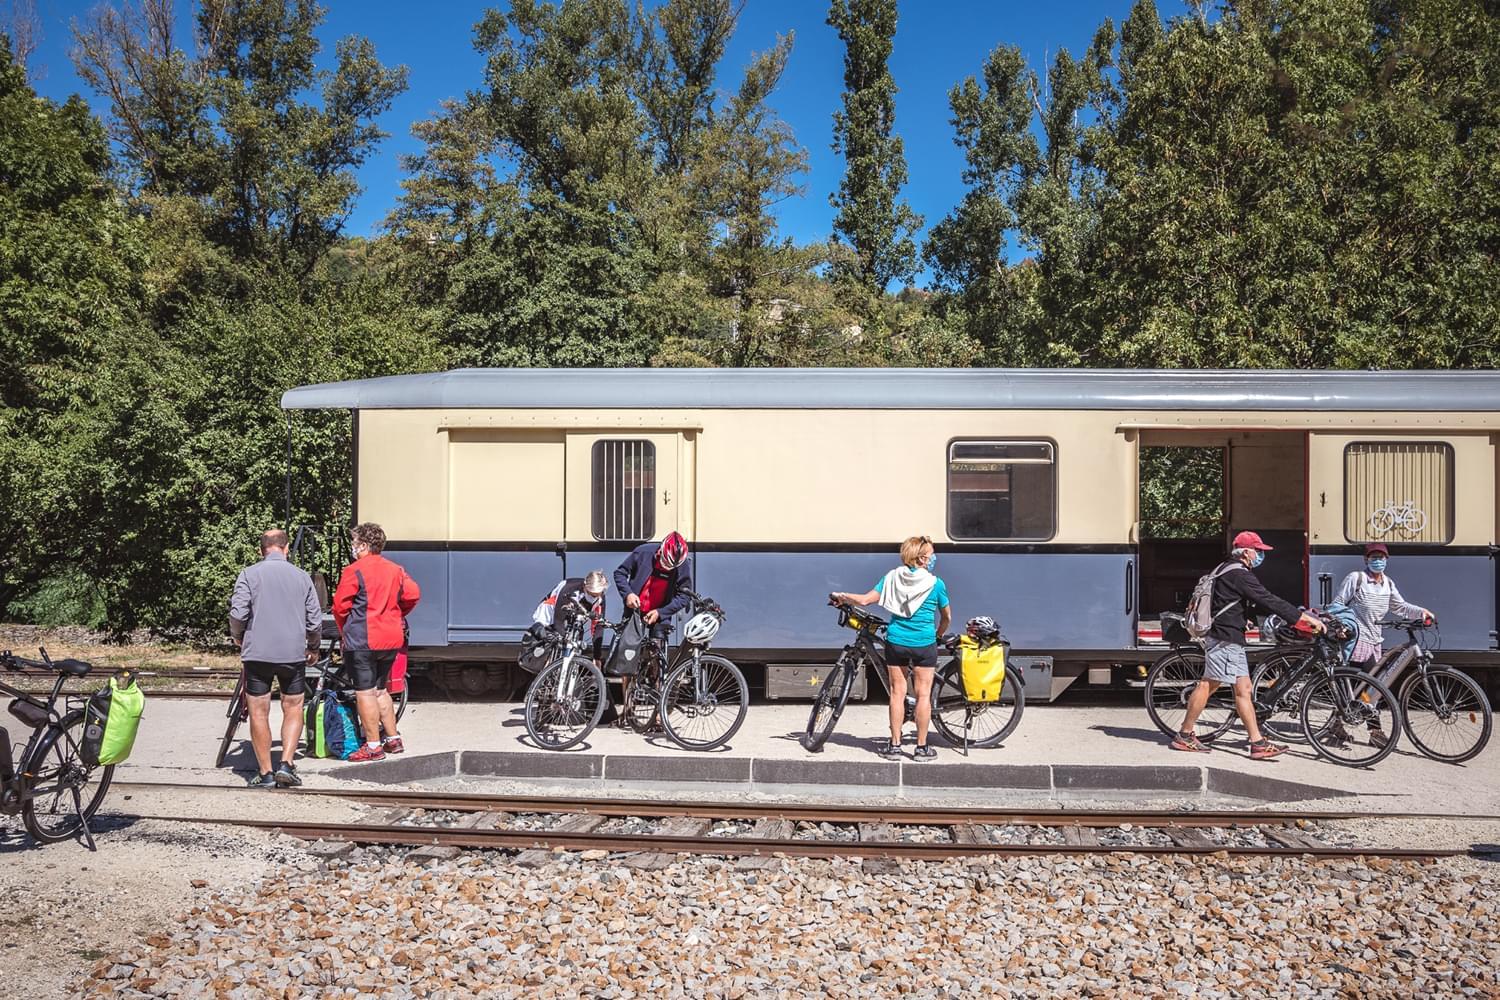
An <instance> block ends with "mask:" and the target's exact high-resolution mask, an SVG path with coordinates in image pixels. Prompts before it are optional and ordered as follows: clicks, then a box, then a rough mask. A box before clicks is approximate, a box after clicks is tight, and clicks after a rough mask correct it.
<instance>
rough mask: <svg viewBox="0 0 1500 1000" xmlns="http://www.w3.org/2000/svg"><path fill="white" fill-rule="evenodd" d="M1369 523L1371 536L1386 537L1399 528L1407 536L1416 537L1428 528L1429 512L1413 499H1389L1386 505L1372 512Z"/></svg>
mask: <svg viewBox="0 0 1500 1000" xmlns="http://www.w3.org/2000/svg"><path fill="white" fill-rule="evenodd" d="M1369 524H1370V537H1371V538H1384V537H1385V536H1386V535H1388V534H1390V533H1391V532H1392V531H1395V530H1396V529H1398V528H1399V529H1400V530H1401V533H1402V534H1403V535H1405V536H1406V537H1407V538H1415V537H1417V536H1418V535H1420V534H1421V533H1422V532H1423V531H1425V530H1426V528H1427V512H1426V511H1425V510H1423V509H1422V508H1420V507H1418V506H1417V505H1416V504H1415V503H1414V502H1412V501H1411V500H1407V501H1405V502H1403V503H1397V502H1396V501H1394V500H1387V501H1386V502H1385V506H1384V507H1379V508H1376V509H1375V510H1374V511H1371V512H1370V521H1369Z"/></svg>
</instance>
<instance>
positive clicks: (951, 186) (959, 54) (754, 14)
mask: <svg viewBox="0 0 1500 1000" xmlns="http://www.w3.org/2000/svg"><path fill="white" fill-rule="evenodd" d="M179 4H180V5H181V7H182V9H183V11H184V17H185V16H186V15H185V12H186V9H187V7H188V3H187V0H179ZM35 5H36V8H37V13H38V15H39V16H40V18H41V21H42V30H43V38H42V44H41V47H40V49H39V50H38V52H37V54H36V55H35V56H34V57H33V61H32V70H33V73H34V74H39V78H38V79H36V80H35V83H36V86H37V89H38V90H39V91H40V92H41V93H42V94H44V95H46V96H48V97H52V98H55V99H58V100H63V99H65V98H66V97H68V95H70V94H73V93H76V92H80V91H82V90H83V85H82V83H81V81H79V79H78V78H77V76H76V75H75V74H74V72H73V67H72V64H71V62H70V61H69V59H68V55H67V51H68V47H69V45H70V43H71V37H70V33H69V25H70V23H71V22H72V20H73V19H74V18H78V17H82V16H83V15H84V14H86V13H87V12H88V10H89V9H91V8H92V7H93V6H94V5H95V0H35ZM325 5H326V6H327V7H328V8H329V13H328V19H327V21H326V22H325V24H324V26H323V29H322V32H321V36H322V38H323V41H324V55H325V56H326V57H327V58H328V59H330V60H331V53H332V49H333V41H334V40H335V39H337V38H340V37H343V36H345V35H351V34H361V35H366V36H368V37H369V38H370V39H371V40H372V41H374V43H375V46H376V51H377V53H378V55H379V57H380V59H381V61H383V62H385V63H386V64H387V65H390V64H396V63H401V64H405V65H406V66H407V67H409V68H410V70H411V79H410V89H409V90H408V91H407V92H406V93H405V94H404V95H402V97H401V98H399V99H398V100H397V101H396V103H395V104H394V106H393V107H392V108H391V110H390V111H389V112H388V113H387V114H386V115H385V116H384V117H383V118H382V120H381V126H382V127H383V128H384V129H385V131H387V132H389V133H390V138H389V139H387V140H386V141H385V143H384V144H383V145H382V147H381V149H380V152H379V153H378V154H377V155H376V156H375V157H373V158H372V159H371V160H370V162H368V163H367V164H365V166H364V167H363V169H362V170H361V171H360V174H359V180H360V183H361V185H362V186H363V189H364V190H363V193H362V195H361V197H360V200H359V204H358V206H357V207H356V209H355V211H354V213H353V215H352V216H351V217H350V219H349V222H348V225H347V227H346V232H348V234H349V235H355V236H369V235H373V234H374V233H375V232H376V231H377V230H378V227H379V225H380V223H381V220H382V219H384V217H385V215H386V213H387V212H388V211H390V209H391V207H392V205H393V204H394V203H395V201H396V198H397V196H398V194H399V192H400V187H399V185H400V181H401V170H400V165H399V163H398V160H397V157H398V155H399V154H401V153H407V152H414V151H416V150H417V149H418V148H419V144H418V143H417V142H416V140H415V139H413V138H412V136H411V133H410V127H411V124H412V123H413V122H415V121H419V120H421V119H423V118H426V117H429V116H430V115H431V114H432V113H433V112H434V111H435V110H436V108H437V106H438V102H439V101H441V100H443V99H444V98H449V97H459V96H462V94H463V93H464V92H465V91H466V90H468V89H471V88H477V87H479V86H480V85H481V83H482V79H483V77H482V74H483V60H482V59H481V58H480V57H479V55H478V53H476V52H475V51H474V47H473V30H472V29H473V25H474V23H475V22H476V21H478V20H479V18H480V16H481V14H482V12H483V10H484V8H485V6H486V5H485V4H465V3H454V2H449V0H438V2H435V3H430V4H423V3H411V2H397V0H325ZM1130 6H1131V0H1063V2H1054V3H1050V4H1044V3H1016V2H1004V0H988V2H986V0H930V2H927V3H916V2H912V0H905V2H903V3H902V4H901V8H900V24H899V27H898V29H897V33H896V42H895V51H894V54H893V56H892V58H891V69H892V72H893V74H894V75H895V78H896V84H897V86H898V87H899V88H900V94H899V95H898V97H897V107H896V126H897V130H898V131H899V132H900V134H901V136H902V138H903V139H904V140H905V143H906V158H907V166H908V169H909V171H910V180H909V181H908V184H907V187H906V189H905V191H904V194H905V197H906V198H907V200H908V201H909V202H910V204H911V205H912V207H913V208H914V209H915V210H916V211H917V212H919V213H921V214H922V215H924V216H925V218H926V224H927V225H929V226H930V225H932V224H933V223H936V222H937V221H938V220H940V219H941V218H942V217H943V216H944V215H945V214H946V213H947V212H948V211H950V210H951V209H952V207H953V206H954V205H956V204H957V203H958V200H959V198H960V197H961V196H962V193H963V185H962V183H961V181H960V179H959V171H960V170H961V169H962V166H963V158H962V155H961V153H960V152H959V150H958V148H957V147H956V146H954V145H953V129H952V126H951V125H949V123H948V117H949V112H948V105H947V94H948V90H949V88H950V87H952V86H953V85H954V84H955V83H957V82H959V81H960V80H962V79H963V78H964V77H966V76H968V75H971V74H977V73H978V72H979V68H980V66H981V64H982V63H983V60H984V58H985V56H986V55H987V54H988V53H989V52H990V50H992V49H994V48H995V47H996V46H997V45H1001V44H1013V45H1018V46H1020V48H1021V50H1022V52H1023V53H1025V55H1026V57H1027V59H1028V60H1029V61H1030V62H1031V64H1032V66H1033V67H1034V68H1036V69H1037V70H1038V72H1042V71H1044V68H1045V65H1046V63H1047V61H1048V59H1049V56H1050V55H1053V54H1055V53H1056V52H1057V50H1058V49H1060V48H1066V49H1068V50H1069V51H1070V52H1072V53H1073V54H1074V55H1078V54H1079V53H1081V52H1082V51H1083V49H1084V48H1085V47H1086V46H1087V45H1088V42H1089V39H1090V38H1091V37H1092V36H1093V33H1094V30H1095V28H1096V27H1097V26H1098V25H1099V23H1100V22H1101V21H1102V20H1103V19H1104V18H1105V17H1110V18H1112V19H1114V21H1115V24H1116V25H1118V24H1119V23H1120V21H1122V20H1123V19H1124V18H1125V16H1126V15H1127V14H1128V13H1129V10H1130ZM1157 6H1158V9H1159V10H1160V11H1161V14H1162V16H1163V18H1164V19H1165V18H1167V17H1171V16H1175V15H1177V14H1179V13H1181V12H1182V10H1183V5H1182V4H1181V3H1180V2H1178V0H1158V4H1157ZM826 15H827V5H826V3H824V2H821V0H747V2H746V4H745V9H744V12H743V14H742V15H741V18H740V24H739V30H738V32H737V33H736V34H735V37H734V39H733V40H732V42H731V44H730V47H729V50H728V52H727V54H726V56H725V58H724V61H723V63H722V64H721V67H720V86H721V87H722V88H723V89H724V90H726V91H727V90H731V89H733V88H734V87H735V86H736V85H737V84H738V82H739V77H740V74H741V73H742V72H743V69H744V67H745V65H746V64H747V63H748V62H749V59H750V56H751V54H752V53H753V52H755V51H758V50H761V49H764V48H767V47H768V46H770V45H771V44H772V43H773V42H774V40H775V37H776V35H777V33H778V32H780V33H785V32H787V31H795V32H796V47H795V49H794V51H793V53H792V59H791V64H790V66H789V67H788V70H787V74H786V76H785V78H784V80H783V82H782V85H781V89H780V90H778V91H777V93H776V95H775V96H774V97H773V99H772V101H771V103H772V106H773V107H775V108H776V110H777V111H778V112H779V113H780V114H781V116H782V118H784V119H785V120H786V121H787V122H788V123H789V124H790V125H791V127H792V129H793V130H794V132H795V133H796V136H797V141H798V142H799V143H801V145H802V146H804V147H805V148H806V149H807V151H808V154H809V170H808V173H807V174H806V175H805V176H804V177H803V182H804V183H805V185H806V188H807V192H806V194H805V195H804V196H803V197H801V198H796V199H791V200H788V201H786V202H784V203H783V204H782V205H781V206H780V207H779V210H778V218H779V222H780V225H781V231H782V235H784V236H791V237H792V238H794V239H796V240H797V241H798V242H807V241H812V240H820V239H824V238H826V237H827V236H828V234H829V231H830V229H831V226H832V218H833V210H832V209H831V208H830V207H829V205H828V196H829V194H830V192H832V191H833V190H835V189H836V188H837V186H838V183H839V178H840V176H841V174H842V170H843V164H842V161H841V159H840V158H839V157H837V156H835V155H834V153H833V151H832V150H831V149H830V146H829V144H830V142H831V140H832V136H833V112H834V111H835V109H836V108H837V107H838V103H839V96H840V93H841V92H842V90H843V48H842V45H841V43H840V41H839V39H838V36H837V35H836V34H835V33H834V31H833V29H832V28H830V27H828V26H827V25H826V24H825V23H824V19H825V17H826ZM184 37H187V36H186V34H185V33H184ZM85 96H87V97H89V98H90V100H91V102H92V103H93V104H94V105H95V107H96V109H97V110H99V111H100V112H103V111H104V110H105V105H104V104H103V103H102V102H100V101H98V100H97V99H95V98H93V96H92V95H87V94H86V95H85Z"/></svg>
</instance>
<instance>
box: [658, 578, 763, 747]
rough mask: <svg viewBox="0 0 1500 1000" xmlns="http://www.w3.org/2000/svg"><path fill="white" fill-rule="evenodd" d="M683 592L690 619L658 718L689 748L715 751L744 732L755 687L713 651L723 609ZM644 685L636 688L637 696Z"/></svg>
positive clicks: (670, 665)
mask: <svg viewBox="0 0 1500 1000" xmlns="http://www.w3.org/2000/svg"><path fill="white" fill-rule="evenodd" d="M683 593H684V594H686V596H687V598H688V615H689V617H688V621H687V624H686V625H684V626H683V629H682V635H683V642H682V644H681V645H680V646H678V647H677V652H676V653H675V654H674V655H673V656H672V658H671V659H670V660H669V661H668V663H667V664H666V679H665V680H663V681H662V682H661V688H660V691H659V693H658V698H657V717H658V718H659V719H660V720H661V726H662V731H663V732H665V733H666V734H667V737H668V738H669V739H671V740H672V742H674V743H676V744H677V745H678V746H680V747H682V748H683V749H684V750H712V749H714V748H715V747H718V746H722V745H723V744H724V743H726V742H728V741H729V739H730V738H731V737H733V736H734V734H735V733H737V732H739V728H740V725H741V724H742V723H743V722H744V721H745V713H746V711H748V710H749V707H750V686H749V685H748V684H746V683H745V675H744V674H743V673H742V672H741V671H740V668H739V667H737V666H735V665H734V663H733V662H732V661H730V660H729V659H727V658H726V657H723V656H719V655H717V654H715V653H710V652H709V651H708V649H709V645H710V644H711V643H712V642H713V639H714V636H716V635H718V634H719V629H720V627H721V626H722V625H723V624H724V619H725V617H726V616H725V614H724V609H723V608H721V607H720V606H719V605H718V604H717V603H716V602H714V601H712V600H710V599H709V598H706V597H702V596H700V595H698V594H695V593H693V592H692V591H684V592H683ZM652 645H653V647H654V646H655V643H653V644H652ZM656 655H657V656H658V657H659V656H660V653H659V652H657V654H656ZM644 666H645V664H642V667H644ZM639 683H640V681H639V680H637V681H636V684H632V685H631V691H632V692H634V690H635V687H636V685H637V684H639Z"/></svg>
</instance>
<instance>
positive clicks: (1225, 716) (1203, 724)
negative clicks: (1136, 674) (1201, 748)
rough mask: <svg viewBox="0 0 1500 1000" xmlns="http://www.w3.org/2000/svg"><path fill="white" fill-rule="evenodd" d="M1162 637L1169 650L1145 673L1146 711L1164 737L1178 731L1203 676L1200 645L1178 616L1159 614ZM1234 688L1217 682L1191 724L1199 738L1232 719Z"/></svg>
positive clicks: (1218, 730)
mask: <svg viewBox="0 0 1500 1000" xmlns="http://www.w3.org/2000/svg"><path fill="white" fill-rule="evenodd" d="M1161 631H1162V638H1164V639H1166V640H1167V642H1170V643H1171V644H1172V651H1171V652H1170V653H1167V654H1166V655H1164V656H1163V657H1161V659H1159V660H1157V661H1156V662H1155V663H1153V664H1152V665H1151V669H1150V670H1149V671H1148V672H1147V674H1146V714H1147V715H1149V716H1151V721H1152V722H1154V723H1156V728H1157V729H1160V730H1161V731H1162V732H1163V733H1165V734H1166V735H1168V736H1176V735H1177V734H1178V733H1179V732H1181V731H1182V723H1183V720H1184V719H1186V718H1187V703H1188V698H1190V697H1191V696H1192V694H1193V691H1194V690H1195V689H1196V688H1197V687H1198V682H1199V681H1201V680H1202V679H1203V647H1202V646H1201V645H1199V644H1198V643H1197V642H1196V641H1195V640H1194V639H1193V637H1192V636H1190V635H1189V634H1188V631H1187V627H1186V626H1185V625H1184V623H1183V618H1182V616H1181V615H1171V614H1167V615H1162V616H1161ZM1234 720H1235V714H1234V690H1233V689H1232V688H1230V687H1229V686H1227V685H1220V686H1219V687H1218V688H1216V689H1215V690H1214V693H1213V694H1212V695H1210V696H1209V699H1208V706H1207V707H1206V708H1204V709H1203V713H1202V714H1201V715H1199V716H1198V723H1197V725H1196V726H1195V727H1194V730H1195V732H1196V733H1197V735H1198V738H1199V739H1200V740H1211V739H1213V738H1214V736H1216V735H1217V734H1219V733H1222V732H1223V731H1224V730H1226V729H1228V728H1229V726H1230V725H1231V724H1232V723H1233V722H1234Z"/></svg>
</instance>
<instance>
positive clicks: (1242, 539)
mask: <svg viewBox="0 0 1500 1000" xmlns="http://www.w3.org/2000/svg"><path fill="white" fill-rule="evenodd" d="M1230 548H1232V549H1260V550H1261V551H1262V552H1270V551H1271V546H1269V545H1267V544H1266V543H1265V542H1263V541H1261V540H1260V536H1259V535H1257V534H1256V533H1255V532H1253V531H1242V532H1240V533H1239V534H1238V535H1235V536H1234V544H1233V545H1231V546H1230Z"/></svg>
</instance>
